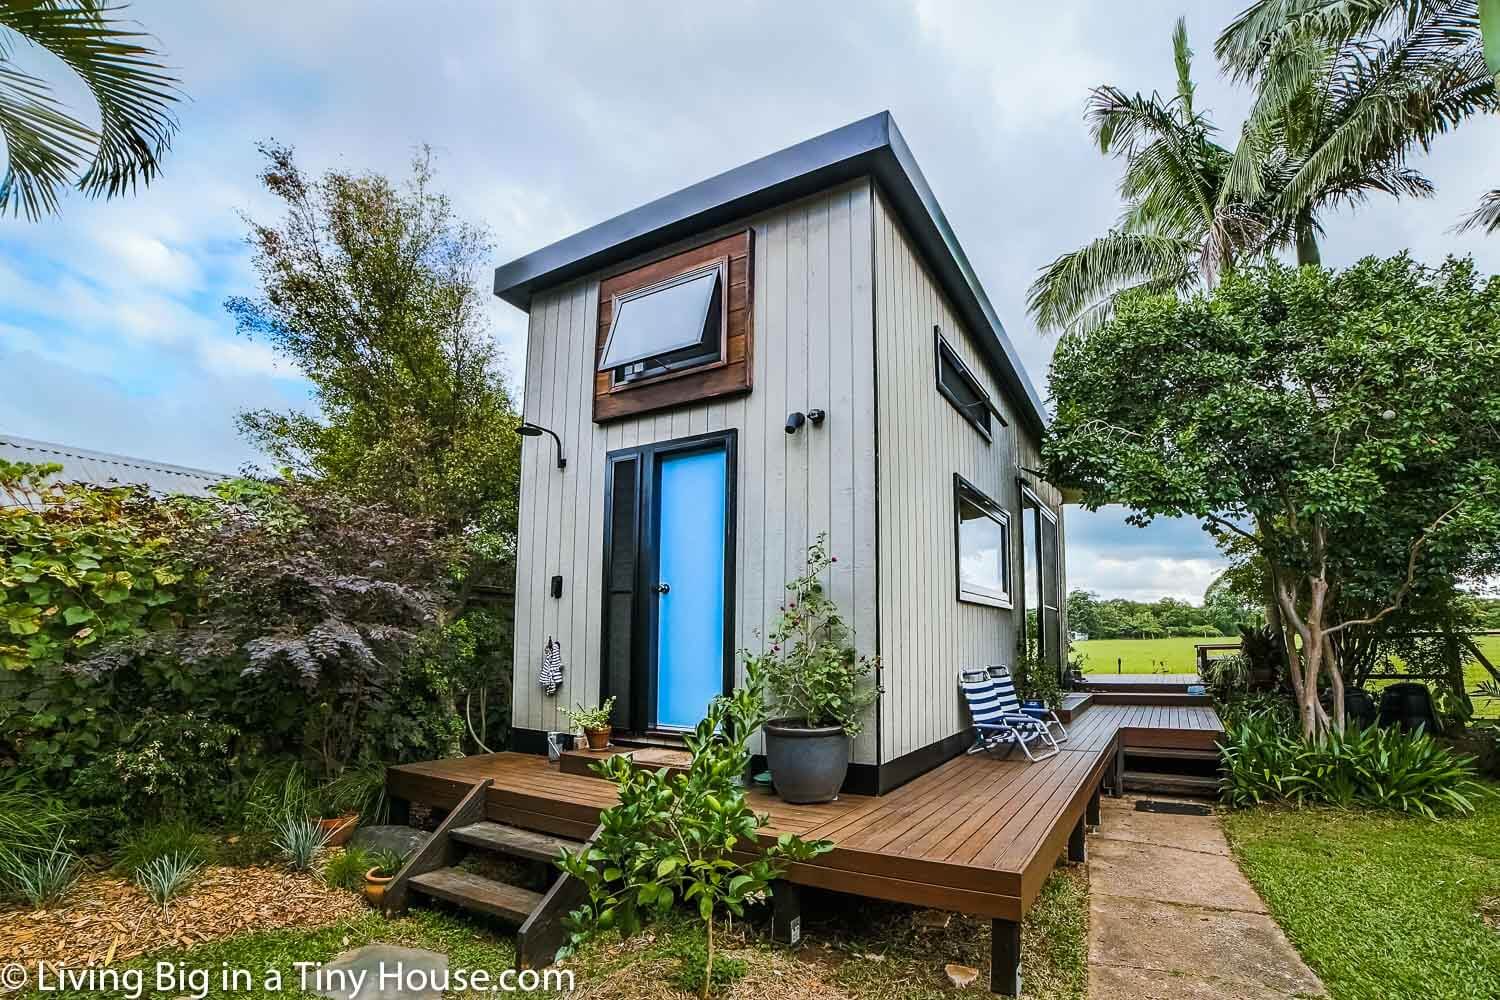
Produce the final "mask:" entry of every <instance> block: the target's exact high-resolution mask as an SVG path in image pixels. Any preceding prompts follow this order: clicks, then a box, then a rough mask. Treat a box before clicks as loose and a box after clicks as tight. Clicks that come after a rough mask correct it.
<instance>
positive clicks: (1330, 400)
mask: <svg viewBox="0 0 1500 1000" xmlns="http://www.w3.org/2000/svg"><path fill="white" fill-rule="evenodd" d="M1496 371H1500V279H1495V278H1491V279H1489V280H1486V281H1481V280H1480V279H1479V278H1478V276H1477V275H1476V274H1475V271H1474V267H1473V264H1472V263H1471V262H1467V261H1456V260H1449V261H1448V262H1446V263H1445V264H1444V265H1442V266H1441V267H1439V268H1435V269H1429V268H1424V267H1422V266H1419V265H1418V264H1416V263H1414V262H1413V261H1412V260H1411V259H1410V258H1408V257H1407V256H1405V255H1402V256H1398V257H1395V258H1392V259H1389V260H1379V259H1375V258H1367V259H1365V260H1362V261H1360V262H1359V263H1358V264H1356V265H1355V266H1353V267H1351V268H1349V269H1347V270H1345V271H1342V272H1334V271H1329V270H1323V269H1320V268H1314V267H1303V268H1300V269H1295V270H1294V269H1288V268H1284V267H1281V266H1279V265H1275V264H1270V265H1266V266H1264V267H1259V268H1254V269H1248V270H1245V271H1241V272H1236V274H1235V275H1233V276H1230V277H1226V278H1225V280H1224V281H1223V282H1221V283H1220V285H1219V287H1218V288H1217V289H1216V290H1215V291H1214V293H1213V295H1212V296H1211V297H1210V296H1197V297H1195V298H1194V299H1192V300H1190V301H1186V302H1183V301H1179V300H1177V299H1175V298H1171V297H1166V296H1153V297H1141V298H1138V299H1132V300H1131V301H1130V302H1128V303H1125V304H1122V307H1121V309H1120V312H1119V314H1118V315H1117V316H1116V317H1115V318H1114V319H1113V320H1112V321H1111V322H1110V323H1108V324H1106V325H1105V326H1104V327H1102V328H1100V329H1099V330H1098V331H1096V332H1095V333H1094V334H1093V335H1092V336H1091V337H1089V338H1069V339H1065V340H1064V341H1063V342H1062V343H1061V344H1060V345H1059V347H1058V350H1057V353H1056V355H1055V356H1054V359H1053V365H1052V372H1051V380H1050V382H1051V392H1052V398H1053V399H1054V400H1056V404H1057V417H1056V419H1055V421H1054V423H1053V426H1052V428H1051V430H1050V431H1049V434H1048V438H1047V440H1046V443H1045V446H1044V457H1045V462H1046V464H1047V467H1048V470H1049V473H1048V478H1049V479H1051V480H1052V481H1054V482H1062V483H1069V484H1076V485H1077V486H1078V487H1079V488H1081V489H1082V490H1083V491H1084V498H1085V501H1084V502H1085V504H1086V505H1087V506H1089V507H1091V508H1097V507H1098V506H1100V505H1102V504H1105V503H1123V504H1125V505H1127V506H1129V507H1130V508H1132V514H1131V517H1130V520H1132V521H1133V522H1135V523H1138V524H1144V523H1147V522H1149V521H1150V520H1151V519H1152V518H1154V517H1157V516H1165V515H1173V516H1190V517H1195V518H1197V519H1199V520H1200V521H1202V522H1203V523H1204V524H1205V525H1206V526H1207V527H1209V528H1210V529H1211V530H1213V531H1214V532H1216V533H1220V534H1224V533H1228V534H1233V535H1237V536H1239V537H1241V538H1242V539H1244V540H1245V542H1246V543H1247V544H1249V545H1250V546H1252V547H1253V548H1254V550H1255V551H1256V553H1257V554H1258V555H1259V556H1260V557H1262V558H1263V559H1264V560H1265V561H1266V564H1267V566H1268V567H1269V571H1270V576H1271V581H1272V584H1273V589H1274V591H1275V596H1276V600H1277V606H1278V608H1279V610H1280V612H1281V615H1282V619H1283V626H1284V628H1285V629H1286V630H1287V633H1288V635H1287V638H1288V642H1287V646H1288V648H1289V649H1291V650H1292V652H1291V653H1290V654H1289V655H1291V656H1292V657H1293V658H1294V664H1293V666H1294V669H1293V670H1292V671H1291V679H1292V682H1293V687H1294V689H1295V691H1296V695H1297V700H1298V705H1299V711H1300V717H1301V723H1302V731H1303V734H1304V736H1305V737H1306V738H1308V739H1314V738H1318V737H1320V736H1321V735H1322V734H1324V733H1326V732H1327V731H1328V730H1329V728H1330V727H1331V728H1334V729H1342V725H1343V714H1342V713H1343V698H1342V691H1343V680H1342V676H1341V671H1340V670H1339V663H1338V651H1337V644H1336V640H1337V638H1338V636H1339V635H1340V634H1341V633H1343V632H1345V631H1348V630H1350V629H1354V628H1358V627H1360V626H1362V625H1369V624H1374V623H1377V622H1379V621H1382V620H1384V619H1385V618H1387V617H1389V616H1391V615H1392V614H1394V613H1396V612H1397V611H1398V610H1400V609H1401V608H1403V607H1405V606H1408V605H1409V604H1410V602H1411V601H1413V600H1415V599H1417V598H1418V597H1420V595H1422V594H1425V593H1428V592H1431V591H1433V590H1437V589H1442V588H1448V587H1451V586H1452V585H1453V584H1454V583H1455V582H1456V581H1464V580H1478V579H1482V578H1484V577H1486V576H1488V575H1491V574H1493V573H1494V572H1495V571H1496V570H1497V569H1500V453H1497V450H1496V447H1495V441H1496V428H1497V427H1500V381H1497V380H1496V379H1495V377H1494V376H1495V372H1496ZM1338 606H1345V607H1351V608H1354V607H1358V608H1362V609H1364V610H1363V612H1362V613H1361V614H1360V615H1359V616H1358V617H1343V618H1339V617H1337V616H1336V615H1335V613H1334V609H1335V608H1336V607H1338ZM1294 639H1295V641H1292V640H1294ZM1323 680H1326V681H1327V683H1328V684H1329V685H1330V687H1331V688H1332V690H1333V693H1334V695H1335V697H1334V699H1333V703H1334V706H1335V709H1334V713H1333V716H1332V717H1331V718H1330V717H1329V715H1328V714H1327V713H1325V711H1324V710H1323V708H1322V707H1321V705H1320V704H1319V699H1318V686H1319V684H1320V682H1321V681H1323Z"/></svg>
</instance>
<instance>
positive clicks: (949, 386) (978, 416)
mask: <svg viewBox="0 0 1500 1000" xmlns="http://www.w3.org/2000/svg"><path fill="white" fill-rule="evenodd" d="M933 333H934V335H935V337H936V339H937V387H938V392H940V393H942V394H943V397H944V398H945V399H947V400H948V402H950V403H952V404H953V408H954V409H956V410H958V412H959V414H960V415H961V416H962V417H963V418H964V419H965V420H967V421H968V422H969V423H971V424H973V425H974V429H975V430H977V431H979V433H980V434H983V435H984V438H985V440H986V441H988V440H990V438H991V436H992V435H993V433H994V432H993V429H992V427H991V420H992V419H994V418H995V417H996V416H997V413H996V410H995V404H994V403H993V402H992V401H991V400H990V394H989V393H988V392H986V391H985V390H984V386H983V385H982V384H981V383H980V381H979V378H978V377H977V376H976V375H975V374H974V373H973V372H972V371H970V370H969V366H968V365H966V364H964V361H963V359H962V358H960V357H959V356H958V352H957V351H955V350H954V349H953V348H952V347H951V346H949V344H948V342H947V341H946V340H944V339H943V335H942V333H941V332H940V331H939V330H938V328H937V327H934V328H933ZM1001 423H1004V421H1003V420H1002V421H1001Z"/></svg>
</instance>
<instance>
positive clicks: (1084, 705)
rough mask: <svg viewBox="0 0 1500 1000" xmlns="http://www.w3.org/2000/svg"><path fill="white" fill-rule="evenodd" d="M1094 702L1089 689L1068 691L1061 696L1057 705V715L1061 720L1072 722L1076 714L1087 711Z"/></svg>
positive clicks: (1076, 716)
mask: <svg viewBox="0 0 1500 1000" xmlns="http://www.w3.org/2000/svg"><path fill="white" fill-rule="evenodd" d="M1093 703H1094V695H1093V693H1092V692H1090V691H1070V692H1068V693H1067V694H1065V695H1063V696H1062V700H1061V701H1059V702H1058V705H1057V717H1058V718H1059V719H1061V720H1062V721H1063V722H1065V723H1066V722H1072V721H1073V720H1074V719H1076V718H1078V716H1080V715H1082V714H1083V713H1084V712H1086V711H1088V709H1089V706H1091V705H1093Z"/></svg>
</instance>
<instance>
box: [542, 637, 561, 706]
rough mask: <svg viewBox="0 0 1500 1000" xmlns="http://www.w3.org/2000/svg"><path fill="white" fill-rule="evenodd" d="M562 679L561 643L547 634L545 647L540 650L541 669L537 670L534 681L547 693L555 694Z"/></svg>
mask: <svg viewBox="0 0 1500 1000" xmlns="http://www.w3.org/2000/svg"><path fill="white" fill-rule="evenodd" d="M562 679H563V661H562V643H560V642H558V641H557V640H556V639H554V638H552V637H551V636H548V637H547V648H546V649H545V650H543V652H542V669H540V670H538V671H537V674H536V682H537V683H538V684H540V685H541V686H542V689H543V690H545V691H546V692H547V693H548V694H557V689H558V688H560V687H562Z"/></svg>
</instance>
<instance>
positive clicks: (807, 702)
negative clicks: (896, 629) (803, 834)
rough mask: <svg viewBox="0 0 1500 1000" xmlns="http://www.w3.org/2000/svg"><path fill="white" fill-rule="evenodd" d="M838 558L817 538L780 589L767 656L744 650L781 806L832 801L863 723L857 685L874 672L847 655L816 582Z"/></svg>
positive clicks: (871, 698)
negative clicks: (758, 681) (760, 698)
mask: <svg viewBox="0 0 1500 1000" xmlns="http://www.w3.org/2000/svg"><path fill="white" fill-rule="evenodd" d="M837 561H838V560H837V559H836V558H834V557H832V556H830V555H829V554H828V536H827V535H826V534H820V535H819V536H818V539H817V541H815V542H813V544H812V545H811V546H809V547H808V550H807V570H806V571H805V572H804V573H803V574H802V575H801V576H799V577H797V579H795V580H793V581H792V582H791V583H789V584H787V586H786V589H787V593H788V599H787V603H786V604H785V605H784V606H783V607H782V609H781V618H780V620H779V621H778V622H777V624H776V628H775V629H773V630H772V632H771V634H770V636H769V637H768V639H769V643H768V645H767V648H766V651H765V652H764V653H761V654H759V655H756V654H751V653H746V654H745V657H746V660H747V667H749V668H750V669H752V670H754V671H757V672H758V673H760V674H761V675H763V676H764V677H765V680H766V688H767V691H768V694H769V696H770V702H771V712H772V715H773V716H775V718H773V719H772V720H771V721H769V722H767V723H766V725H765V734H766V762H767V764H768V765H769V766H770V770H771V782H772V783H773V784H774V785H775V786H776V792H777V794H778V795H780V796H781V797H782V798H783V799H785V800H786V801H788V802H799V803H800V802H831V801H833V800H834V799H836V798H838V794H839V788H840V787H841V786H842V785H843V783H844V776H845V775H846V774H847V773H848V771H849V741H850V739H851V738H853V737H854V736H857V735H858V734H859V732H860V731H861V729H862V728H863V726H864V722H863V716H864V712H865V709H867V708H869V707H870V706H871V705H872V704H874V702H875V697H876V689H875V687H874V686H873V685H871V684H867V683H865V682H864V678H865V676H866V675H868V674H869V673H870V671H871V670H873V669H874V667H875V661H874V660H873V659H872V658H871V657H862V656H859V655H858V654H857V653H856V652H855V650H854V644H853V641H852V633H851V632H850V630H849V627H848V626H847V625H846V624H844V620H843V618H842V617H841V616H840V615H839V609H838V605H836V604H834V603H833V601H831V600H830V599H829V598H828V595H827V594H825V593H824V592H823V584H822V578H823V576H824V574H825V573H827V571H828V569H829V567H830V566H832V565H833V564H834V563H835V562H837Z"/></svg>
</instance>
